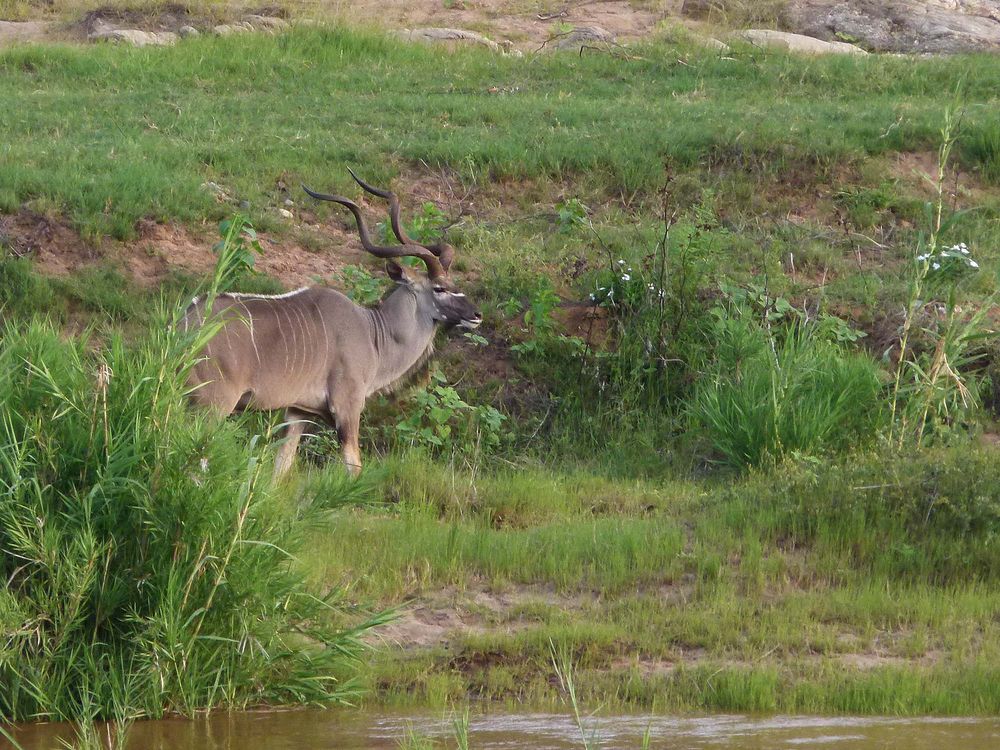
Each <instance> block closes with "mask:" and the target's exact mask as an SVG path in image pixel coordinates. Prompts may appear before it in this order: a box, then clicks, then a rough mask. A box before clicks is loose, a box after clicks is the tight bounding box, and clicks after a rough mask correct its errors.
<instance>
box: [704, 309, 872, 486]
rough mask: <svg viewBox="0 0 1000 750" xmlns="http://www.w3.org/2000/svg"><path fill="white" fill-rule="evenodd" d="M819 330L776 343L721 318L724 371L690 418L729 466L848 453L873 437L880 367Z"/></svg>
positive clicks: (800, 329)
mask: <svg viewBox="0 0 1000 750" xmlns="http://www.w3.org/2000/svg"><path fill="white" fill-rule="evenodd" d="M815 330H816V329H815V328H814V327H812V326H809V325H801V324H799V325H794V326H792V328H791V329H790V330H789V331H788V333H787V335H785V336H784V338H783V339H781V340H778V341H774V340H769V339H768V337H767V335H766V332H765V331H763V330H760V329H758V328H756V327H755V324H754V323H752V322H749V321H746V320H744V319H731V318H723V319H722V320H720V324H719V326H718V329H717V333H718V336H719V359H718V363H717V368H718V369H717V370H716V372H715V374H714V375H713V376H711V377H709V378H706V379H705V380H704V381H703V382H702V384H701V385H700V387H699V388H698V391H697V393H696V395H695V398H694V401H693V406H692V409H691V413H692V415H693V418H694V421H695V423H696V424H697V425H698V426H699V427H700V428H701V429H702V430H704V431H705V434H706V435H707V437H708V440H709V442H710V443H711V445H712V447H713V448H714V449H715V451H716V452H717V453H719V454H720V455H721V456H722V457H723V458H724V460H725V461H726V462H727V463H729V464H731V465H732V466H735V467H738V468H743V467H745V466H755V465H758V464H760V463H762V462H763V461H765V460H766V459H780V458H781V457H782V456H784V455H785V454H787V453H792V452H799V453H807V454H814V453H817V452H820V451H826V450H839V449H846V448H850V447H853V446H855V445H857V444H858V443H859V442H864V441H865V440H868V439H870V438H871V437H872V436H873V435H874V433H875V431H876V429H877V427H878V426H879V424H880V415H881V414H882V413H883V411H884V410H883V408H882V406H881V404H880V394H881V391H882V387H881V383H880V380H879V370H878V367H877V365H876V364H875V363H874V362H873V361H872V360H871V359H869V358H868V357H866V356H864V355H862V354H855V353H851V352H848V351H847V350H846V349H844V348H843V347H841V346H839V345H838V344H836V343H833V342H830V341H826V340H824V339H823V338H821V337H820V336H818V335H816V333H815Z"/></svg>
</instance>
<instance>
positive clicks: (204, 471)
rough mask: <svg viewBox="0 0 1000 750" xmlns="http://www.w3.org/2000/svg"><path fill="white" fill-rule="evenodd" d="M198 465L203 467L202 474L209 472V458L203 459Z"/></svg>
mask: <svg viewBox="0 0 1000 750" xmlns="http://www.w3.org/2000/svg"><path fill="white" fill-rule="evenodd" d="M198 465H199V467H200V468H201V473H202V474H207V473H208V459H207V458H203V459H201V461H199V462H198Z"/></svg>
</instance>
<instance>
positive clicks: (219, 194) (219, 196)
mask: <svg viewBox="0 0 1000 750" xmlns="http://www.w3.org/2000/svg"><path fill="white" fill-rule="evenodd" d="M201 189H202V190H207V191H208V192H210V193H212V195H214V196H215V199H216V200H217V201H218V202H219V203H225V202H227V201H228V200H229V194H228V193H227V192H226V190H225V188H223V187H222V185H220V184H219V183H217V182H203V183H201Z"/></svg>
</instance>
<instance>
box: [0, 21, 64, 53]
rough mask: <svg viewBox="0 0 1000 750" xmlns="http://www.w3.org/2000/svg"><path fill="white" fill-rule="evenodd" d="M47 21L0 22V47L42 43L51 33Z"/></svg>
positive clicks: (50, 26) (50, 27) (50, 25)
mask: <svg viewBox="0 0 1000 750" xmlns="http://www.w3.org/2000/svg"><path fill="white" fill-rule="evenodd" d="M51 30H52V24H51V23H49V22H48V21H0V47H6V46H7V45H10V44H23V43H24V42H44V41H46V40H47V39H48V38H49V36H50V33H51Z"/></svg>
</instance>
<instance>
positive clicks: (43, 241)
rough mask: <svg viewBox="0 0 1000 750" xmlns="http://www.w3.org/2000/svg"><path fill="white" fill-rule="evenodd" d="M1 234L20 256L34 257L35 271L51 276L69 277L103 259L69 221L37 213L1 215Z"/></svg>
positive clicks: (23, 211)
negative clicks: (74, 272) (81, 267)
mask: <svg viewBox="0 0 1000 750" xmlns="http://www.w3.org/2000/svg"><path fill="white" fill-rule="evenodd" d="M0 232H2V233H3V234H4V235H5V236H6V237H7V241H8V243H9V244H10V245H11V246H12V247H13V248H15V250H16V252H17V254H18V255H20V256H22V257H30V258H31V259H32V261H33V262H34V266H35V269H36V270H37V271H39V272H40V273H43V274H46V275H49V276H67V275H69V274H70V273H72V272H73V271H75V270H76V269H77V268H79V267H80V266H81V265H85V264H91V263H95V262H97V261H99V260H100V258H101V253H100V252H99V250H98V249H97V248H96V247H94V246H93V245H91V244H89V243H87V242H85V241H84V240H83V238H82V237H80V234H79V233H78V232H77V231H76V230H74V229H73V228H72V227H70V226H69V224H68V223H67V222H65V221H61V220H59V219H54V218H51V217H49V216H44V215H42V214H38V213H35V212H33V211H28V210H22V211H19V212H18V213H17V214H15V215H13V216H0Z"/></svg>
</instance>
